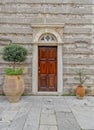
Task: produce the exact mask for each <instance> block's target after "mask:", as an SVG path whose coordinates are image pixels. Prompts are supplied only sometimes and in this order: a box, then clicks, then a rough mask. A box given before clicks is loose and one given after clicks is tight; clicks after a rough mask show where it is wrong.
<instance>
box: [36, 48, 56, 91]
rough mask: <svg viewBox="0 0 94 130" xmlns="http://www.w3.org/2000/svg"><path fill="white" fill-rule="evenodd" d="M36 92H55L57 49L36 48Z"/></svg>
mask: <svg viewBox="0 0 94 130" xmlns="http://www.w3.org/2000/svg"><path fill="white" fill-rule="evenodd" d="M38 91H57V47H53V46H52V47H49V46H40V47H38Z"/></svg>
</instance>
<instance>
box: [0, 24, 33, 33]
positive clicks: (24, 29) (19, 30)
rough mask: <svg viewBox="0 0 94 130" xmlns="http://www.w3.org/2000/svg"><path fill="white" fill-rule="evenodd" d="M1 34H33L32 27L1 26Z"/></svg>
mask: <svg viewBox="0 0 94 130" xmlns="http://www.w3.org/2000/svg"><path fill="white" fill-rule="evenodd" d="M0 33H7V34H8V33H15V34H32V28H31V27H30V26H17V25H15V26H12V25H10V26H9V25H0Z"/></svg>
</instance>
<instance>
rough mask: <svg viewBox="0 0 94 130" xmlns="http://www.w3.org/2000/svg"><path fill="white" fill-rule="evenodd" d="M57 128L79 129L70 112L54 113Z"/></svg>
mask: <svg viewBox="0 0 94 130" xmlns="http://www.w3.org/2000/svg"><path fill="white" fill-rule="evenodd" d="M56 115H57V121H58V127H59V130H81V129H80V126H79V125H78V123H77V121H76V120H75V117H74V115H73V114H72V113H68V112H67V113H64V112H62V113H61V112H59V113H56Z"/></svg>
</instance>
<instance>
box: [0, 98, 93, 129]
mask: <svg viewBox="0 0 94 130" xmlns="http://www.w3.org/2000/svg"><path fill="white" fill-rule="evenodd" d="M82 129H83V130H94V97H85V98H84V99H83V100H78V99H76V97H71V96H69V97H65V96H23V97H22V98H21V100H20V101H19V102H18V103H9V102H8V101H7V99H6V97H4V96H0V130H82Z"/></svg>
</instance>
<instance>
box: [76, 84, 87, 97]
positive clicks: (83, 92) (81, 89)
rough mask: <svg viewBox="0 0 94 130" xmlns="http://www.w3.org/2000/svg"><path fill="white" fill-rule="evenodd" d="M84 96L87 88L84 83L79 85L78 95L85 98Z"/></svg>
mask: <svg viewBox="0 0 94 130" xmlns="http://www.w3.org/2000/svg"><path fill="white" fill-rule="evenodd" d="M84 96H85V88H84V87H83V86H82V85H79V86H77V88H76V97H77V98H79V99H83V97H84Z"/></svg>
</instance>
